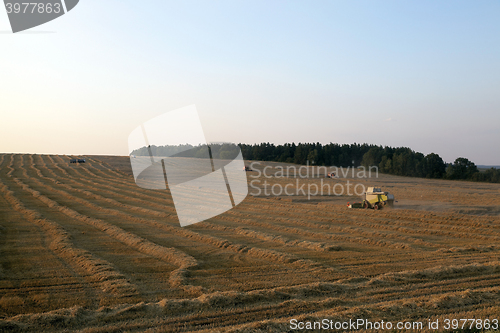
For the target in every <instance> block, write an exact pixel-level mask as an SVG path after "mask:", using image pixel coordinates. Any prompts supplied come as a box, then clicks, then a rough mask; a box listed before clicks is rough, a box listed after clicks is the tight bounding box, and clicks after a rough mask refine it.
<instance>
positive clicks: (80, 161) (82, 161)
mask: <svg viewBox="0 0 500 333" xmlns="http://www.w3.org/2000/svg"><path fill="white" fill-rule="evenodd" d="M69 163H85V159H84V158H72V159H71V160H69Z"/></svg>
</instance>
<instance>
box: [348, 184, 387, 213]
mask: <svg viewBox="0 0 500 333" xmlns="http://www.w3.org/2000/svg"><path fill="white" fill-rule="evenodd" d="M386 205H387V206H389V207H392V206H394V195H392V194H390V193H389V192H382V189H380V188H379V187H368V190H367V191H366V192H365V199H364V200H363V202H355V203H353V204H350V203H347V207H348V208H365V209H367V208H370V209H375V210H377V209H382V208H383V207H384V206H386Z"/></svg>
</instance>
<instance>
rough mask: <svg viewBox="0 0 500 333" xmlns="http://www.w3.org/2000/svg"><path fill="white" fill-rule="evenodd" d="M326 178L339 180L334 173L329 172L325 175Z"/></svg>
mask: <svg viewBox="0 0 500 333" xmlns="http://www.w3.org/2000/svg"><path fill="white" fill-rule="evenodd" d="M326 178H339V176H337V175H336V174H335V172H329V173H327V174H326Z"/></svg>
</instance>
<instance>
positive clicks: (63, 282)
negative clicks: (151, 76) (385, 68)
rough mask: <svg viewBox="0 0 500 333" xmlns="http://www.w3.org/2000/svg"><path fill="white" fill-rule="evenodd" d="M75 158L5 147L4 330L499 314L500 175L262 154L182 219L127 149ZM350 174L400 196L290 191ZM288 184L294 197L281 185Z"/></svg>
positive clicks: (237, 326) (238, 328)
mask: <svg viewBox="0 0 500 333" xmlns="http://www.w3.org/2000/svg"><path fill="white" fill-rule="evenodd" d="M71 158H74V156H66V155H30V154H0V332H3V331H9V332H66V331H81V332H89V333H90V332H136V331H147V330H150V331H155V332H156V331H160V332H175V331H179V332H190V331H198V332H200V331H201V332H211V331H216V332H221V331H222V332H286V331H293V330H292V329H291V326H290V321H291V320H292V319H296V320H297V321H299V322H300V321H302V322H304V321H320V320H322V319H329V320H333V321H345V320H349V319H351V320H356V319H358V318H362V319H369V320H372V321H377V320H378V321H380V320H384V321H391V322H394V323H396V322H399V321H401V322H419V321H420V322H423V323H424V330H419V331H425V327H426V325H427V322H428V320H429V319H430V320H437V319H439V320H440V321H441V322H443V320H445V319H454V318H456V319H460V318H478V319H482V320H484V319H490V320H492V319H495V318H496V319H500V185H498V184H486V183H473V182H459V181H445V180H428V179H419V178H408V177H397V176H389V175H378V176H374V175H372V177H371V178H363V177H360V176H359V170H354V173H352V172H351V171H352V170H351V171H349V172H348V173H345V174H340V175H339V176H340V178H338V179H330V178H324V176H323V173H322V172H323V170H320V169H318V168H315V167H308V168H307V170H308V171H310V174H309V177H308V178H302V177H300V175H297V174H293V175H292V174H290V173H288V174H287V175H286V176H283V174H280V170H282V169H283V168H286V167H287V166H288V167H297V168H298V166H292V165H285V164H278V163H271V162H260V163H254V164H253V169H254V170H255V171H252V172H248V173H247V176H248V181H249V185H250V184H252V186H250V187H249V192H250V193H251V194H255V195H249V196H248V197H247V198H246V199H245V200H244V201H243V202H242V203H241V204H239V205H238V206H237V207H235V208H234V209H232V210H230V211H228V212H226V213H224V214H221V215H219V216H216V217H214V218H211V219H209V220H207V221H204V222H200V223H197V224H193V225H190V226H188V227H184V228H181V227H180V226H179V221H178V219H177V216H176V212H175V207H174V204H173V201H172V197H171V195H170V193H169V191H168V190H167V191H164V190H163V191H162V190H146V189H141V188H139V187H138V186H136V184H135V182H134V178H133V176H132V174H131V170H130V162H129V159H128V157H113V156H86V163H81V164H70V163H69V161H70V159H71ZM304 170H305V169H304ZM264 171H265V173H264ZM242 172H243V171H242ZM313 176H314V177H313ZM252 181H253V183H252ZM348 182H349V183H350V184H354V185H356V184H362V185H363V186H376V187H382V189H383V190H385V191H389V192H391V193H393V194H394V196H395V197H396V200H397V202H396V203H395V206H394V208H392V209H389V208H384V209H382V210H379V211H375V210H365V209H348V208H347V207H346V204H347V202H353V201H359V198H358V197H356V196H349V195H348V194H347V193H342V194H341V195H335V194H332V193H330V194H328V193H323V195H321V193H317V194H316V195H312V196H309V197H308V195H304V193H302V192H301V191H300V188H301V186H302V188H305V189H306V191H307V189H308V188H309V189H313V190H314V189H316V188H319V187H321V186H325V184H327V185H328V186H329V187H330V188H332V187H333V186H334V185H335V184H339V185H338V187H337V188H339V189H340V188H341V186H343V188H346V186H347V185H348ZM287 185H288V187H287V189H288V191H289V192H292V193H294V195H293V196H288V195H286V194H284V193H276V192H278V189H280V188H284V187H285V186H287ZM273 186H274V190H275V193H274V194H273V193H272V191H271V190H272V189H273ZM266 190H268V191H271V192H270V193H271V195H270V196H267V195H266V194H265V191H266ZM352 190H353V189H352ZM313 194H314V193H313ZM207 200H209V198H208V199H207ZM360 331H363V330H360Z"/></svg>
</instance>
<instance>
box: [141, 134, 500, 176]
mask: <svg viewBox="0 0 500 333" xmlns="http://www.w3.org/2000/svg"><path fill="white" fill-rule="evenodd" d="M238 146H239V148H240V149H241V153H242V155H243V158H244V159H245V160H258V161H274V162H284V163H296V164H301V165H305V164H309V165H320V166H336V167H344V168H345V167H359V166H364V167H366V168H368V167H371V166H377V167H378V169H379V171H380V172H382V173H387V174H392V175H398V176H409V177H421V178H434V179H460V180H472V181H480V182H491V183H500V169H495V168H491V169H488V170H485V171H480V170H479V169H478V168H477V166H476V165H475V164H474V163H473V162H471V161H469V160H468V159H467V158H464V157H459V158H457V159H456V160H455V162H454V163H445V162H444V161H443V159H442V158H441V157H440V156H439V155H438V154H435V153H430V154H428V155H424V154H422V153H419V152H415V151H413V150H412V149H410V148H407V147H399V148H394V147H388V146H385V147H382V146H377V145H372V144H366V143H364V144H358V143H353V144H338V143H329V144H326V145H323V144H321V143H319V142H318V143H298V144H295V143H285V144H283V145H274V144H272V143H269V142H267V143H261V144H254V145H249V144H243V143H240V144H238V145H234V144H210V145H209V146H208V147H207V145H199V146H192V145H179V146H150V147H142V148H140V149H137V150H135V151H133V152H132V154H133V155H139V156H141V155H142V156H147V155H148V154H149V153H151V154H152V155H154V156H173V155H175V156H181V157H197V158H208V157H209V154H208V149H207V148H209V149H210V155H211V156H212V158H220V159H234V158H235V157H236V156H237V155H238V153H239V150H240V149H238Z"/></svg>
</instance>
